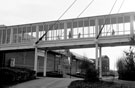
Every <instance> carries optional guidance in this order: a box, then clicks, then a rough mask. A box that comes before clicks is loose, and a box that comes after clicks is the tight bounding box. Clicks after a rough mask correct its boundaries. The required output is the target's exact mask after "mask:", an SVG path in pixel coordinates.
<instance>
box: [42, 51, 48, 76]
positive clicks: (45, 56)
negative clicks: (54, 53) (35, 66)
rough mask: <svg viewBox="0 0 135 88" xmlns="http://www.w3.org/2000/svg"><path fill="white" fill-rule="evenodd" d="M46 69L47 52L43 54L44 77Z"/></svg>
mask: <svg viewBox="0 0 135 88" xmlns="http://www.w3.org/2000/svg"><path fill="white" fill-rule="evenodd" d="M46 68H47V50H45V52H44V75H43V76H46Z"/></svg>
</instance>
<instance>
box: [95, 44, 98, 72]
mask: <svg viewBox="0 0 135 88" xmlns="http://www.w3.org/2000/svg"><path fill="white" fill-rule="evenodd" d="M95 64H96V70H98V44H97V43H96V63H95Z"/></svg>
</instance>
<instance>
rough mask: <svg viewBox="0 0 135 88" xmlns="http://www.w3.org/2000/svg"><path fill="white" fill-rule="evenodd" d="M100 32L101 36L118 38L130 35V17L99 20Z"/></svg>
mask: <svg viewBox="0 0 135 88" xmlns="http://www.w3.org/2000/svg"><path fill="white" fill-rule="evenodd" d="M98 22H99V30H101V28H102V27H103V26H104V27H103V29H102V34H101V36H117V35H127V34H130V16H117V17H110V18H109V17H108V18H105V19H103V18H100V19H99V21H98Z"/></svg>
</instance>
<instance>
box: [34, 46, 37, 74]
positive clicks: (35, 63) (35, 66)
mask: <svg viewBox="0 0 135 88" xmlns="http://www.w3.org/2000/svg"><path fill="white" fill-rule="evenodd" d="M37 59H38V50H37V46H35V60H34V70H35V71H36V73H37Z"/></svg>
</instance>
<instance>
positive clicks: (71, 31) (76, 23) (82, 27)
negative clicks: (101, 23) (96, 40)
mask: <svg viewBox="0 0 135 88" xmlns="http://www.w3.org/2000/svg"><path fill="white" fill-rule="evenodd" d="M89 37H95V20H94V19H89V18H85V19H76V20H72V21H70V22H67V39H71V38H72V39H77V38H89Z"/></svg>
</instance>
